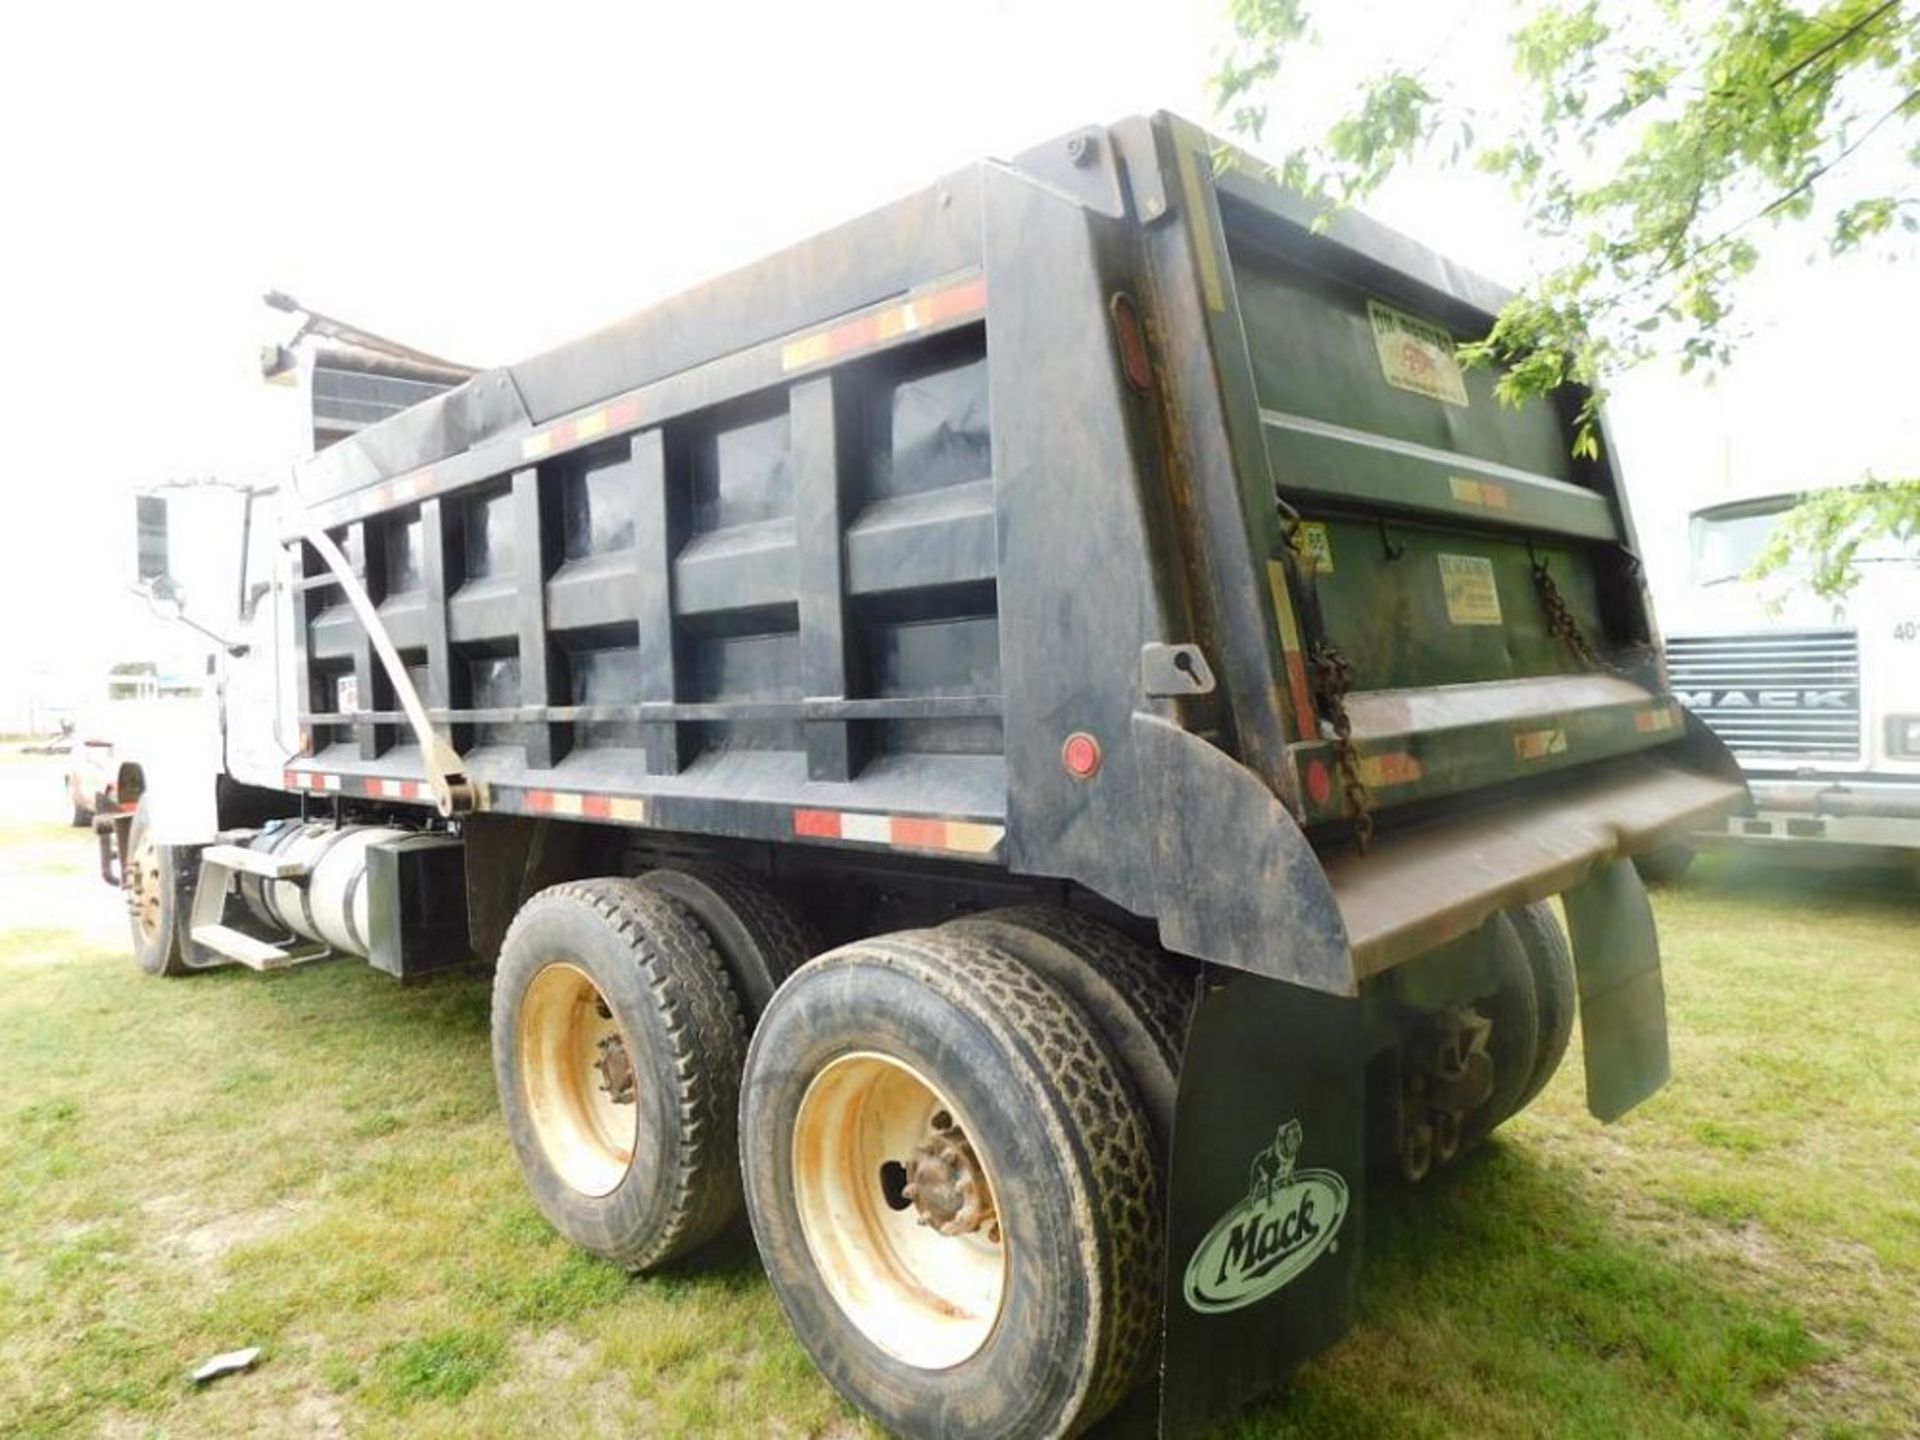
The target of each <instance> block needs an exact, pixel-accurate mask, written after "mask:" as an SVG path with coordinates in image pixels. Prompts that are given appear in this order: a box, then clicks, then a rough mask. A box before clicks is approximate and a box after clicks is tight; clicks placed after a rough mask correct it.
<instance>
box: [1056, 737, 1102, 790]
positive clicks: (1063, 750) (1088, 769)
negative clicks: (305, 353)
mask: <svg viewBox="0 0 1920 1440" xmlns="http://www.w3.org/2000/svg"><path fill="white" fill-rule="evenodd" d="M1060 763H1061V764H1062V765H1065V766H1066V767H1067V773H1068V774H1069V775H1071V776H1073V778H1074V779H1076V780H1091V779H1092V778H1093V777H1094V776H1095V775H1096V774H1097V773H1099V770H1100V742H1099V741H1098V740H1096V739H1094V738H1093V736H1091V735H1089V734H1087V732H1086V731H1084V730H1076V731H1075V732H1074V733H1073V734H1071V735H1069V736H1068V737H1067V743H1066V744H1064V745H1062V746H1061V747H1060Z"/></svg>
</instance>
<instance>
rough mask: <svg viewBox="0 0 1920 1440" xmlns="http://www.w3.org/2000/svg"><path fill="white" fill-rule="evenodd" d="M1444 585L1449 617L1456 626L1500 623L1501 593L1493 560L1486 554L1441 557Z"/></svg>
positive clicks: (1441, 586) (1441, 583)
mask: <svg viewBox="0 0 1920 1440" xmlns="http://www.w3.org/2000/svg"><path fill="white" fill-rule="evenodd" d="M1440 588H1441V590H1442V591H1443V592H1444V593H1445V595H1446V597H1447V619H1449V620H1451V621H1452V622H1453V623H1454V624H1455V625H1498V624H1500V623H1501V622H1500V592H1499V590H1498V589H1496V588H1495V586H1494V583H1493V561H1491V560H1489V559H1487V557H1486V556H1484V555H1442V556H1440Z"/></svg>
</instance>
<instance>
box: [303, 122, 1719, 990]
mask: <svg viewBox="0 0 1920 1440" xmlns="http://www.w3.org/2000/svg"><path fill="white" fill-rule="evenodd" d="M1212 146H1213V142H1211V141H1210V140H1208V138H1207V137H1205V136H1204V135H1202V134H1200V132H1198V131H1196V130H1194V129H1192V128H1191V127H1190V126H1187V125H1185V124H1184V123H1183V122H1180V121H1177V120H1173V119H1171V118H1168V117H1158V118H1155V119H1152V120H1136V121H1129V122H1125V123H1123V124H1121V125H1117V126H1114V127H1111V128H1110V129H1091V130H1087V131H1084V132H1080V133H1078V134H1076V135H1074V136H1071V137H1067V138H1066V139H1064V140H1062V141H1057V142H1054V143H1052V144H1050V145H1047V146H1043V147H1041V148H1039V149H1037V150H1035V151H1033V152H1030V153H1029V154H1027V155H1024V156H1021V157H1018V158H1016V159H1015V160H1014V161H1012V162H1011V163H1007V164H1001V163H986V164H982V165H979V166H976V167H973V168H970V169H967V170H964V171H961V172H959V173H957V174H955V175H952V176H949V177H948V178H947V179H945V180H943V181H941V182H940V183H938V184H936V185H934V186H932V187H931V188H929V189H927V190H924V191H922V192H920V193H919V194H916V195H913V196H910V197H908V198H906V199H904V200H902V201H900V202H898V203H897V204H894V205H892V206H889V207H888V208H886V209H884V210H881V211H878V212H875V213H873V214H871V215H868V216H866V217H864V218H862V219H859V220H856V221H853V222H851V223H850V224H847V225H845V226H843V227H841V228H840V229H838V230H836V231H833V232H831V233H829V234H827V235H824V236H821V237H819V238H818V239H815V240H812V241H809V242H806V243H804V244H802V245H799V246H796V247H795V248H793V249H790V250H787V251H785V252H782V253H780V254H777V255H775V256H773V257H771V258H770V259H768V260H765V261H763V262H761V263H759V264H757V265H755V266H753V267H751V268H749V269H747V270H744V271H741V272H739V273H737V274H734V275H730V276H727V277H724V278H722V279H720V280H717V281H714V282H712V283H711V284H709V285H707V286H705V287H703V288H701V289H699V290H696V291H694V292H691V293H689V294H686V295H683V296H681V297H679V298H676V299H673V300H670V301H667V302H666V303H664V304H661V305H658V306H656V307H654V308H653V309H650V310H648V311H645V312H644V313H642V314H640V315H637V316H635V317H633V318H632V319H629V320H626V321H623V322H621V323H619V324H617V325H614V326H612V327H610V328H608V329H606V330H604V331H602V332H600V333H598V334H595V335H591V336H588V337H587V338H585V339H583V340H580V341H578V342H576V343H574V344H571V345H568V346H565V347H563V348H561V349H558V350H555V351H552V352H550V353H548V354H546V355H542V356H539V357H537V358H535V359H533V360H530V361H527V362H526V363H524V364H521V365H516V366H512V367H509V368H506V369H500V370H494V371H489V372H486V373H483V374H480V375H478V376H476V377H475V378H474V379H473V380H471V381H470V382H468V383H467V384H465V385H463V386H461V387H460V388H459V389H457V390H455V391H452V392H451V393H448V394H446V395H443V396H439V397H436V398H435V399H432V400H430V401H428V402H426V403H424V404H422V405H420V406H417V407H416V408H414V409H413V410H410V411H407V412H405V413H403V414H401V415H399V416H396V417H395V418H393V419H391V420H388V421H386V422H384V423H382V424H380V425H377V426H374V427H371V428H369V429H367V430H365V431H362V432H361V433H359V434H357V435H355V436H353V437H351V438H350V439H347V440H345V441H342V442H341V443H340V444H338V445H335V446H333V447H332V448H331V449H329V450H327V451H325V452H324V453H322V454H320V455H318V456H316V457H315V458H314V459H313V460H312V461H311V462H309V463H308V465H307V466H306V467H305V470H304V473H303V474H302V476H301V478H300V481H299V491H300V498H301V500H302V502H303V504H304V506H305V512H304V518H303V521H302V528H301V531H300V534H298V535H296V536H293V537H290V538H291V539H293V540H295V541H296V542H297V543H298V545H299V553H300V559H301V575H302V577H303V578H301V579H300V580H299V582H298V588H297V589H296V592H295V605H296V614H295V616H294V617H293V632H294V634H295V636H296V642H297V646H298V651H299V658H298V665H297V671H298V676H299V691H300V710H301V712H302V714H301V720H300V724H301V728H302V732H303V734H304V735H305V736H306V737H307V740H308V744H307V747H306V753H305V754H303V755H301V756H299V757H297V758H295V759H294V760H293V761H291V762H290V764H289V767H288V773H287V776H286V782H287V786H288V788H290V789H296V790H304V791H310V792H320V793H325V794H342V795H346V796H355V795H359V796H366V797H370V798H374V799H380V800H386V801H400V802H410V801H411V802H422V803H425V802H429V801H431V800H432V799H433V798H434V796H435V794H436V787H437V788H438V790H440V791H444V790H445V789H446V785H445V783H444V782H445V780H446V778H447V776H449V775H454V776H456V778H458V779H460V780H461V781H462V782H464V783H463V784H462V785H461V786H460V787H459V789H458V792H457V795H456V796H455V797H454V798H452V799H450V800H449V802H448V804H449V808H457V809H474V810H478V811H483V812H492V813H500V814H524V815H545V816H555V817H564V818H575V819H581V820H587V821H598V822H603V823H606V824H615V825H629V826H635V827H643V828H646V829H649V830H653V831H658V832H666V833H669V834H688V835H701V836H724V837H732V838H734V839H739V840H748V841H757V842H779V843H780V844H782V845H805V846H814V847H854V848H856V849H861V850H885V851H888V852H891V853H894V854H899V855H907V856H914V857H921V858H924V859H926V860H928V861H929V862H940V863H952V864H976V865H987V866H994V867H999V868H1001V869H1003V870H1010V871H1012V872H1015V873H1016V874H1022V875H1028V876H1041V877H1050V878H1054V879H1058V880H1062V881H1068V882H1072V883H1074V884H1076V885H1078V886H1081V887H1084V888H1085V889H1086V890H1088V891H1091V892H1094V893H1095V894H1097V895H1099V896H1101V897H1103V898H1104V899H1105V900H1106V901H1108V902H1110V903H1112V904H1114V905H1116V906H1119V907H1121V908H1123V909H1125V910H1126V911H1128V912H1130V913H1132V914H1134V915H1138V916H1142V917H1151V918H1153V919H1155V920H1156V921H1157V923H1158V926H1159V931H1160V935H1161V938H1162V939H1163V940H1164V941H1165V942H1166V943H1167V944H1168V945H1169V946H1170V947H1172V948H1174V949H1177V950H1180V951H1183V952H1185V953H1188V954H1191V955H1196V956H1199V957H1201V958H1205V959H1208V960H1212V961H1217V962H1219V963H1222V964H1226V965H1230V966H1234V967H1236V968H1240V969H1245V970H1250V971H1254V972H1256V973H1261V974H1265V975H1269V976H1272V977H1275V978H1281V979H1287V980H1291V981H1295V982H1298V983H1301V984H1304V985H1307V986H1310V987H1313V988H1317V989H1321V990H1326V991H1330V992H1334V993H1352V991H1353V989H1354V988H1355V986H1356V985H1357V983H1358V982H1359V981H1360V980H1361V979H1363V978H1364V977H1365V976H1366V975H1368V974H1370V973H1375V972H1377V971H1379V970H1382V969H1384V968H1386V967H1388V966H1390V965H1393V964H1395V963H1397V962H1398V961H1400V960H1403V959H1405V958H1408V957H1409V956H1411V955H1414V954H1417V953H1420V952H1421V951H1423V950H1426V949H1430V948H1432V947H1433V946H1434V945H1437V944H1439V943H1442V942H1444V941H1446V940H1448V939H1451V938H1452V937H1454V936H1457V935H1460V934H1463V933H1465V932H1466V931H1468V930H1470V929H1471V928H1473V927H1474V926H1475V925H1477V924H1478V923H1479V922H1480V921H1481V919H1483V918H1484V917H1485V916H1486V915H1487V914H1489V913H1491V912H1492V911H1493V910H1494V909H1495V908H1496V907H1498V906H1501V905H1510V904H1513V903H1517V902H1519V901H1522V900H1528V899H1535V898H1540V897H1541V896H1544V895H1547V894H1552V893H1556V892H1558V891H1560V890H1563V889H1565V888H1566V887H1567V886H1568V885H1569V884H1571V883H1573V882H1574V881H1575V880H1577V879H1578V878H1579V876H1580V875H1581V874H1583V873H1585V871H1586V870H1587V869H1589V868H1591V867H1592V866H1593V865H1594V864H1596V863H1601V862H1604V861H1606V860H1608V859H1611V858H1616V857H1618V856H1619V855H1621V854H1624V853H1628V852H1630V851H1633V850H1639V849H1645V848H1647V847H1649V846H1650V845H1652V844H1654V843H1655V842H1656V841H1657V840H1658V839H1660V838H1661V837H1662V836H1663V835H1665V834H1666V833H1668V832H1671V831H1674V830H1676V829H1678V828H1680V827H1684V826H1687V825H1691V824H1696V823H1698V822H1699V821H1700V820H1701V819H1702V817H1704V816H1707V815H1709V814H1712V813H1717V812H1718V811H1721V810H1724V809H1725V808H1727V807H1728V806H1729V805H1731V804H1733V803H1736V802H1737V801H1738V799H1739V798H1740V791H1739V787H1738V782H1737V778H1735V777H1734V774H1733V772H1732V770H1731V767H1730V766H1729V764H1728V763H1727V762H1726V760H1725V757H1724V754H1723V753H1721V752H1719V751H1718V749H1717V747H1715V746H1713V745H1712V743H1711V742H1710V741H1709V740H1707V739H1706V738H1705V737H1703V736H1702V735H1701V734H1700V733H1699V732H1698V730H1697V727H1694V728H1689V722H1687V721H1686V720H1685V718H1684V716H1683V713H1682V712H1681V711H1680V710H1679V709H1678V708H1677V707H1676V706H1674V705H1672V704H1671V702H1670V700H1669V699H1668V698H1667V696H1666V695H1665V686H1664V681H1663V676H1662V674H1661V666H1660V660H1659V653H1658V649H1657V637H1656V635H1655V632H1654V629H1653V625H1652V621H1651V618H1650V615H1649V614H1648V609H1647V603H1646V596H1645V590H1644V587H1643V586H1642V585H1641V584H1640V581H1639V577H1638V570H1637V566H1636V564H1635V561H1634V559H1633V554H1632V530H1631V524H1630V520H1629V517H1628V515H1627V511H1626V508H1625V506H1624V503H1623V501H1622V498H1621V493H1620V488H1619V485H1618V483H1617V478H1616V477H1615V476H1614V474H1613V472H1612V470H1611V469H1610V467H1609V464H1608V462H1607V461H1606V460H1604V459H1602V460H1599V461H1587V460H1575V459H1573V458H1572V457H1571V456H1570V455H1569V453H1568V446H1567V443H1566V441H1567V438H1568V434H1569V432H1568V429H1567V419H1568V415H1569V414H1570V407H1571V406H1572V405H1573V404H1575V403H1577V400H1578V397H1577V396H1574V397H1570V398H1568V400H1567V401H1566V403H1565V404H1564V405H1554V404H1548V403H1546V402H1535V403H1534V405H1533V406H1531V407H1530V408H1529V409H1527V410H1524V411H1519V412H1515V411H1511V410H1505V409H1503V408H1502V407H1501V406H1500V405H1498V404H1497V403H1496V402H1495V401H1494V399H1493V397H1492V395H1491V389H1490V387H1491V382H1492V377H1491V376H1489V375H1486V374H1483V373H1473V372H1468V373H1465V374H1463V373H1462V372H1460V371H1459V370H1458V367H1457V365H1455V363H1454V361H1453V359H1452V355H1451V348H1450V337H1463V336H1466V335H1469V334H1475V333H1479V331H1480V330H1482V329H1483V328H1484V326H1485V324H1486V322H1487V320H1488V317H1489V316H1490V315H1491V314H1492V312H1493V311H1494V310H1495V309H1496V308H1497V307H1498V305H1499V303H1500V299H1501V297H1500V295H1499V293H1498V292H1497V291H1495V290H1493V289H1492V288H1491V287H1489V286H1487V285H1486V284H1485V283H1484V282H1481V281H1479V280H1477V279H1475V278H1474V277H1472V276H1470V275H1467V274H1465V273H1464V272H1461V271H1459V270H1457V269H1456V268H1455V267H1452V266H1449V265H1447V264H1446V263H1445V262H1443V261H1441V260H1439V259H1438V258H1437V257H1434V256H1432V255H1430V254H1428V253H1426V252H1424V251H1422V250H1420V249H1418V247H1415V246H1413V245H1411V244H1410V243H1409V242H1407V241H1405V240H1402V239H1401V238H1399V237H1397V236H1394V235H1391V234H1389V233H1388V232H1385V231H1382V230H1380V229H1379V228H1378V227H1375V226H1372V225H1370V224H1368V223H1367V222H1365V221H1363V220H1360V219H1358V218H1357V217H1344V218H1342V219H1340V220H1339V221H1337V222H1336V223H1335V224H1334V225H1333V226H1332V227H1331V228H1329V229H1328V230H1327V231H1326V232H1325V233H1324V234H1323V233H1320V232H1319V231H1317V230H1315V229H1314V228H1313V226H1312V224H1311V215H1310V213H1309V212H1308V211H1307V210H1306V208H1305V207H1304V206H1303V205H1302V204H1301V203H1300V202H1299V201H1298V200H1296V199H1294V198H1292V197H1290V196H1288V195H1286V194H1285V193H1284V192H1282V191H1280V190H1278V189H1276V188H1275V187H1273V186H1272V185H1270V184H1269V183H1267V181H1266V180H1265V179H1264V178H1262V176H1261V175H1260V174H1259V173H1258V172H1257V170H1255V169H1253V168H1252V167H1250V166H1249V165H1247V164H1246V163H1244V162H1240V163H1236V164H1234V165H1231V166H1228V167H1225V168H1224V170H1223V173H1222V174H1221V175H1220V176H1219V177H1218V178H1216V177H1215V175H1214V166H1213V164H1212V163H1211V161H1210V158H1209V157H1210V154H1211V153H1212ZM1276 495H1277V497H1278V498H1277V499H1276ZM322 536H324V537H326V538H330V539H331V540H332V541H333V542H335V544H337V546H338V547H339V551H340V552H341V556H342V557H343V558H344V560H345V566H344V569H345V571H346V572H347V573H345V574H343V573H341V572H339V571H336V570H335V569H332V568H330V567H329V564H328V563H327V556H326V555H325V553H324V551H325V550H328V549H332V548H333V547H332V546H321V545H317V544H316V541H317V540H319V539H320V538H321V537H322ZM1316 552H1317V554H1318V557H1319V558H1318V559H1317V560H1314V559H1310V558H1308V557H1310V556H1312V555H1314V554H1315V553H1316ZM1542 572H1544V573H1545V574H1546V575H1547V576H1548V577H1549V580H1550V582H1552V583H1551V584H1550V586H1549V588H1550V589H1551V592H1552V593H1551V595H1550V596H1549V595H1548V594H1547V593H1546V591H1544V590H1542V589H1541V588H1540V584H1539V575H1540V573H1542ZM1556 577H1557V578H1556ZM343 581H345V582H350V583H353V584H363V585H364V590H365V592H366V593H365V595H364V597H362V598H363V599H364V600H365V601H366V602H367V603H368V604H369V605H370V607H371V611H372V613H375V614H377V620H378V628H379V629H380V630H381V631H384V635H383V636H379V637H376V635H375V634H374V633H373V631H372V628H370V627H369V625H367V624H366V623H363V613H364V612H361V611H357V610H356V608H355V606H354V605H353V604H351V603H349V602H350V600H351V599H352V598H353V597H351V596H350V595H349V594H348V591H347V589H346V587H345V585H343ZM1550 602H1551V603H1550ZM1556 606H1557V607H1558V608H1559V609H1560V610H1562V611H1564V612H1565V621H1566V624H1567V625H1570V626H1571V629H1572V630H1573V631H1574V632H1577V634H1578V636H1579V639H1580V642H1581V643H1579V644H1575V643H1573V642H1572V640H1571V639H1570V638H1569V636H1568V634H1567V633H1564V631H1565V628H1566V626H1564V625H1563V626H1561V627H1558V628H1557V627H1556V624H1555V608H1556ZM385 641H390V642H391V646H392V649H393V651H394V652H395V658H396V659H397V660H398V661H399V662H400V667H399V671H396V670H395V669H393V668H391V667H389V666H388V665H386V664H383V662H382V657H381V650H382V646H383V643H384V642H385ZM402 673H403V674H404V678H405V680H406V682H407V683H408V684H409V685H410V686H411V687H412V688H413V689H414V690H416V691H417V692H418V697H419V699H420V701H421V702H422V703H423V706H424V711H425V717H424V718H425V719H426V720H427V722H428V723H429V724H430V726H431V728H432V730H433V731H434V732H436V734H437V735H438V737H440V739H443V740H445V741H449V742H450V746H451V749H450V750H447V749H445V748H444V747H440V746H439V745H438V744H437V742H436V741H434V740H433V739H432V738H431V737H424V738H427V739H428V744H427V746H426V748H425V749H424V750H423V747H422V744H421V740H422V738H423V736H422V734H421V731H420V729H419V727H417V726H413V727H410V725H409V723H408V719H407V712H406V707H405V705H404V704H403V703H402V700H403V698H404V697H403V696H402V695H401V694H400V689H401V687H400V686H399V685H398V683H397V682H398V680H399V678H400V675H401V674H402ZM1343 729H1344V730H1346V731H1347V732H1348V735H1349V738H1350V742H1351V744H1350V746H1349V745H1343V744H1342V743H1341V742H1340V739H1339V732H1340V731H1341V730H1343ZM436 757H437V758H436ZM1356 829H1358V830H1362V831H1368V830H1370V831H1371V832H1372V841H1373V843H1372V847H1371V854H1369V855H1367V856H1365V857H1364V858H1363V857H1362V856H1360V854H1359V851H1360V849H1361V848H1363V847H1362V845H1361V844H1357V843H1356V841H1357V840H1359V841H1364V840H1365V839H1366V838H1367V837H1366V836H1365V835H1364V834H1363V835H1356V833H1355V832H1356ZM1463 847H1464V848H1465V850H1469V851H1471V853H1472V856H1473V859H1472V861H1471V863H1468V864H1462V863H1460V861H1459V860H1458V859H1457V856H1458V855H1459V854H1461V853H1462V852H1463ZM1283 936H1284V939H1282V938H1281V937H1283Z"/></svg>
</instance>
